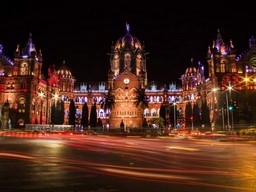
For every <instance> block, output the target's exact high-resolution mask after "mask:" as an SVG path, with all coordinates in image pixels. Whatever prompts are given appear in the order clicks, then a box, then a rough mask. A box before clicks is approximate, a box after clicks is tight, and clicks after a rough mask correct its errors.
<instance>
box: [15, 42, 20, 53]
mask: <svg viewBox="0 0 256 192" xmlns="http://www.w3.org/2000/svg"><path fill="white" fill-rule="evenodd" d="M15 52H16V53H18V52H20V45H19V44H18V45H17V47H16V50H15Z"/></svg>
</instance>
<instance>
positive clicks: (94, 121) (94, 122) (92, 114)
mask: <svg viewBox="0 0 256 192" xmlns="http://www.w3.org/2000/svg"><path fill="white" fill-rule="evenodd" d="M90 126H91V127H96V126H97V109H96V103H95V102H94V104H93V106H92V107H91V112H90Z"/></svg>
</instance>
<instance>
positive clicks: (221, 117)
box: [0, 24, 256, 130]
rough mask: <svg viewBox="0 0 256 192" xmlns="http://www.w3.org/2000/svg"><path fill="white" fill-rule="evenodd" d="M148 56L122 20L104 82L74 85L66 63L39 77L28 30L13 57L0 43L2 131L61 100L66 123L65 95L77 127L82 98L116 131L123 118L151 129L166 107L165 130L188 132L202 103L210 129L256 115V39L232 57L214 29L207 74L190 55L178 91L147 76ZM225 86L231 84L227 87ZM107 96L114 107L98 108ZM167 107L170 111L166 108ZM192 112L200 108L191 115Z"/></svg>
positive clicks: (46, 112)
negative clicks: (6, 111) (122, 28)
mask: <svg viewBox="0 0 256 192" xmlns="http://www.w3.org/2000/svg"><path fill="white" fill-rule="evenodd" d="M147 54H148V53H147V52H146V50H145V47H144V44H142V43H141V42H140V41H139V39H138V38H136V37H134V36H132V35H131V33H130V26H129V24H126V34H125V35H124V36H123V37H121V38H119V39H118V40H117V41H116V43H114V44H113V45H112V47H111V52H110V53H109V56H110V68H109V71H108V74H107V75H108V79H107V80H106V81H105V82H93V83H85V82H76V79H75V77H74V76H73V75H72V72H71V71H72V70H71V69H69V68H68V67H67V65H66V63H65V61H64V62H63V65H62V66H61V67H60V68H59V69H56V68H55V66H51V67H49V69H48V76H47V77H44V75H43V73H42V65H43V56H42V53H41V51H40V50H39V51H37V50H36V48H35V45H34V44H33V42H32V35H31V34H30V36H29V39H28V42H27V45H26V46H25V47H24V48H23V49H21V48H20V46H19V45H18V46H17V48H16V50H15V53H14V59H13V61H12V60H11V59H9V58H8V57H7V56H5V55H4V53H3V46H1V47H0V104H1V109H3V107H4V106H5V104H6V103H8V104H9V114H8V115H9V120H8V121H10V123H9V122H8V123H7V122H6V121H7V118H6V114H5V115H3V113H1V114H2V115H1V122H2V123H1V124H2V125H4V127H3V126H2V129H5V128H24V126H25V124H51V123H52V119H51V115H52V113H53V111H52V106H53V104H54V105H57V103H58V102H61V101H62V102H63V103H64V104H63V108H64V109H63V111H64V124H68V118H69V104H70V100H74V102H75V106H76V124H77V127H81V126H80V125H81V116H82V107H83V105H84V103H86V104H87V105H88V108H89V111H90V110H91V107H92V106H93V105H94V103H95V104H96V109H97V118H99V119H101V120H102V123H103V125H104V126H105V125H109V126H110V128H119V127H120V124H121V122H123V123H124V128H125V129H128V128H129V129H132V128H141V127H142V126H143V121H144V120H146V122H147V123H148V124H149V126H152V124H154V121H153V120H154V119H155V120H157V119H159V115H160V111H161V107H164V109H165V117H164V118H165V120H166V124H165V128H170V125H171V127H172V128H173V127H174V126H177V125H180V126H181V127H182V126H183V127H184V126H186V127H187V128H189V127H190V126H192V129H193V128H194V126H195V123H196V122H195V119H196V118H197V116H198V118H202V116H203V115H202V113H203V112H202V108H203V107H202V106H203V105H204V103H206V104H207V106H208V108H209V119H210V122H211V126H212V128H215V129H220V130H222V129H223V130H224V129H234V127H235V126H239V125H241V124H246V123H247V124H248V123H253V119H255V118H254V117H255V116H256V105H255V104H256V103H254V102H255V99H253V98H255V92H256V91H255V88H256V80H255V79H256V75H255V74H256V73H255V72H256V59H255V58H256V40H255V39H254V38H251V39H250V42H249V49H248V50H247V51H246V52H244V53H243V54H242V55H237V54H236V50H235V48H234V46H233V43H232V41H230V44H229V45H227V44H225V43H224V41H223V39H222V37H221V34H220V31H218V32H217V39H216V40H215V41H214V42H213V44H212V46H211V47H209V49H208V52H207V67H208V74H207V76H208V77H207V78H206V74H205V70H204V65H203V64H202V63H201V62H198V64H196V65H195V64H194V61H193V59H191V63H190V64H189V65H190V66H191V67H188V68H187V69H186V70H185V71H184V74H182V75H181V78H180V80H181V85H182V86H181V88H177V87H176V84H175V83H170V84H169V85H161V84H159V83H158V82H154V81H153V80H149V79H148V74H147V73H148V71H147V65H146V61H147V57H148V56H147ZM84 73H86V71H84V72H83V74H84ZM228 86H232V89H230V90H228V89H227V87H228ZM140 94H143V95H144V96H145V98H146V100H147V101H148V105H147V106H146V105H142V104H141V103H140V102H138V98H139V96H141V95H140ZM110 96H112V97H113V98H114V105H113V106H112V107H110V106H109V107H108V108H103V106H102V103H103V102H104V99H107V98H106V97H110ZM144 96H143V97H144ZM102 101H103V102H102ZM188 104H190V105H191V106H192V114H190V115H191V117H190V120H188V119H189V118H188V116H190V115H187V117H186V112H185V111H186V107H187V105H188ZM172 106H174V107H175V108H173V111H174V112H171V107H172ZM231 106H232V108H230V107H231ZM195 109H197V110H198V111H197V112H193V110H195ZM2 111H4V110H2ZM176 112H178V113H177V114H176ZM89 114H90V112H89ZM198 114H199V115H198ZM200 115H201V116H200ZM89 118H90V117H89ZM189 121H191V122H189ZM174 122H175V125H174ZM190 124H191V125H190ZM196 126H197V128H198V125H196ZM200 127H201V126H200ZM200 127H199V128H200Z"/></svg>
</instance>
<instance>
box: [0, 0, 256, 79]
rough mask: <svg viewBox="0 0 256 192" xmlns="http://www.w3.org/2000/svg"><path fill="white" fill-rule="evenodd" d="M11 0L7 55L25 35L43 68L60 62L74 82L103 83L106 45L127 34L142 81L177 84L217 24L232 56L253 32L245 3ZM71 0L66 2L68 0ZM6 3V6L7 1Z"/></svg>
mask: <svg viewBox="0 0 256 192" xmlns="http://www.w3.org/2000/svg"><path fill="white" fill-rule="evenodd" d="M138 2H139V1H117V2H115V3H110V2H107V1H104V3H102V2H101V1H94V2H90V3H89V2H88V1H80V0H79V1H76V0H73V1H67V2H64V1H61V2H59V3H56V2H54V1H48V0H45V1H29V0H25V1H22V2H21V1H17V2H9V1H8V2H6V5H5V6H4V5H3V6H1V7H2V11H1V12H0V20H1V22H0V43H1V44H2V45H3V46H4V54H5V55H7V56H8V57H10V58H11V59H13V55H12V53H13V52H14V50H15V48H16V45H17V44H20V45H21V46H24V45H25V43H26V42H27V39H28V37H29V33H32V36H33V42H34V44H35V46H36V49H37V50H39V49H41V50H42V53H43V58H44V64H43V67H44V69H47V67H48V66H50V65H52V64H55V65H56V66H57V67H58V66H60V65H61V64H62V62H63V60H65V61H66V64H67V66H68V67H69V68H70V69H71V72H72V74H73V75H74V76H75V77H76V79H77V80H78V81H79V82H82V81H85V82H86V81H105V80H107V72H108V69H109V66H110V63H109V56H108V55H107V53H110V51H111V44H112V42H114V43H115V42H116V41H117V40H118V39H119V38H120V37H122V36H124V35H125V34H126V31H125V24H126V22H127V23H129V25H130V29H131V35H133V36H135V37H137V38H138V39H139V40H140V41H141V42H144V44H145V50H146V52H149V55H148V60H147V69H148V78H149V80H150V81H151V80H154V81H160V82H178V81H179V78H180V77H181V75H182V74H183V73H184V71H185V69H186V68H187V67H190V66H191V62H190V60H191V58H193V60H194V63H195V64H197V63H198V61H200V62H201V63H203V64H205V65H206V59H205V58H206V53H207V49H208V46H209V45H211V44H212V41H213V40H214V39H216V34H217V29H220V31H221V34H222V37H223V39H224V41H225V43H227V44H228V43H229V41H230V40H231V39H232V40H233V44H234V46H235V48H237V51H238V53H239V52H243V51H244V50H246V49H247V48H248V38H249V37H251V36H252V35H256V17H255V14H253V12H251V11H250V10H252V8H253V6H250V5H244V6H241V4H240V5H235V4H234V3H231V4H227V5H223V4H221V3H220V2H217V1H214V2H208V4H207V5H203V4H199V5H195V4H188V3H186V2H181V3H179V2H175V4H173V3H174V2H172V1H170V2H167V1H163V2H161V1H154V2H152V3H151V4H150V3H149V2H147V3H138ZM71 3H72V4H71ZM8 4H9V5H8Z"/></svg>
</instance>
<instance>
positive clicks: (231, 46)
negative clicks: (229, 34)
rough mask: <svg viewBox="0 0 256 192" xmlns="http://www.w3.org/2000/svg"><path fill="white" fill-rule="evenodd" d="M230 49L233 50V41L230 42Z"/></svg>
mask: <svg viewBox="0 0 256 192" xmlns="http://www.w3.org/2000/svg"><path fill="white" fill-rule="evenodd" d="M230 48H231V49H234V45H233V41H232V40H230Z"/></svg>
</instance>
